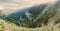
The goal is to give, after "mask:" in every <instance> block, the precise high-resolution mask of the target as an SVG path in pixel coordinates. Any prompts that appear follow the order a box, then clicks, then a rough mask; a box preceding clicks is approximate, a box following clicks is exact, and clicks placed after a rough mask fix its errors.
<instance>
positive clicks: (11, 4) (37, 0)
mask: <svg viewBox="0 0 60 31" xmlns="http://www.w3.org/2000/svg"><path fill="white" fill-rule="evenodd" d="M48 2H54V0H0V9H3V8H5V9H6V8H11V9H18V8H22V7H26V6H29V5H34V4H43V3H48ZM16 3H18V4H16Z"/></svg>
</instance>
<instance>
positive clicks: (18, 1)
mask: <svg viewBox="0 0 60 31" xmlns="http://www.w3.org/2000/svg"><path fill="white" fill-rule="evenodd" d="M26 1H30V0H0V2H13V3H20V2H26Z"/></svg>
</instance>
